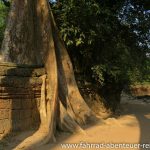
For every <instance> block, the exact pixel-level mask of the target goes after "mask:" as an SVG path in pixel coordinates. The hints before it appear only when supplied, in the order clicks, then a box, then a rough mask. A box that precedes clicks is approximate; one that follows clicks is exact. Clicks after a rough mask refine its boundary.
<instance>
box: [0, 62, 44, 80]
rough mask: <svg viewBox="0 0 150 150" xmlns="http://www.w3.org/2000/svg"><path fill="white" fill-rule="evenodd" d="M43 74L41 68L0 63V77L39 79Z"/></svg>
mask: <svg viewBox="0 0 150 150" xmlns="http://www.w3.org/2000/svg"><path fill="white" fill-rule="evenodd" d="M43 74H45V70H44V68H43V66H34V65H32V66H31V65H16V64H13V63H0V76H20V77H31V76H32V77H39V76H41V75H43Z"/></svg>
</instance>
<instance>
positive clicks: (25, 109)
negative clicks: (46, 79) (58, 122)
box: [0, 64, 45, 136]
mask: <svg viewBox="0 0 150 150" xmlns="http://www.w3.org/2000/svg"><path fill="white" fill-rule="evenodd" d="M44 74H45V71H44V69H43V68H42V67H38V68H37V67H35V66H26V65H24V66H23V65H22V66H18V65H15V64H0V136H2V135H5V134H7V133H9V132H10V131H20V130H25V129H27V128H28V129H29V128H31V127H33V126H38V125H39V122H40V120H39V112H38V107H39V102H40V97H41V85H42V80H41V78H40V76H41V75H44Z"/></svg>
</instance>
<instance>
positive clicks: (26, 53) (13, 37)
mask: <svg viewBox="0 0 150 150" xmlns="http://www.w3.org/2000/svg"><path fill="white" fill-rule="evenodd" d="M1 57H2V59H1V60H2V62H13V63H16V64H28V65H30V64H32V65H33V64H34V65H44V66H45V69H46V73H47V75H46V76H43V77H42V79H43V86H42V89H41V106H40V111H39V112H40V116H41V126H40V128H41V129H42V128H43V129H44V130H45V131H46V132H45V136H44V141H43V142H44V143H45V142H49V141H54V140H55V132H56V127H58V128H60V129H61V130H64V131H66V130H67V131H70V132H74V130H77V131H82V128H81V127H80V126H82V125H83V124H86V123H88V122H89V121H95V119H96V117H95V115H94V114H93V112H92V111H91V110H90V108H89V107H88V106H87V104H86V103H85V101H84V100H83V98H82V96H81V95H80V92H79V90H78V87H77V84H76V81H75V77H74V72H73V67H72V64H71V60H70V58H69V55H68V53H67V50H66V48H65V46H64V43H63V41H62V40H61V39H60V36H59V32H58V29H57V27H56V24H55V21H54V18H53V14H52V11H51V9H50V6H49V3H48V1H47V0H34V1H32V0H13V2H12V5H11V10H10V13H9V18H8V24H7V27H6V31H5V35H4V40H3V43H2V48H1Z"/></svg>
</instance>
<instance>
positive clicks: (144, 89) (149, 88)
mask: <svg viewBox="0 0 150 150" xmlns="http://www.w3.org/2000/svg"><path fill="white" fill-rule="evenodd" d="M130 91H131V94H132V95H133V96H136V97H142V96H150V85H148V84H147V85H135V86H131V87H130Z"/></svg>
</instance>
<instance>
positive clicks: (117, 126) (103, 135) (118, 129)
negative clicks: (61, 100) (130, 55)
mask: <svg viewBox="0 0 150 150" xmlns="http://www.w3.org/2000/svg"><path fill="white" fill-rule="evenodd" d="M84 129H85V133H77V134H70V133H64V132H59V133H58V134H57V138H56V142H54V143H53V144H51V143H49V144H46V145H42V146H40V145H39V143H38V141H40V140H41V139H42V137H43V133H44V131H39V132H35V131H28V132H23V133H19V134H17V135H13V136H11V138H10V139H9V138H7V139H5V140H3V141H1V146H0V150H61V149H65V148H62V147H61V146H62V145H61V144H64V143H76V144H79V143H81V142H82V143H99V144H100V143H101V144H111V143H119V144H125V143H128V144H129V143H130V144H136V143H141V144H145V143H150V134H149V131H150V101H149V99H135V98H132V97H129V96H127V95H124V96H123V98H122V103H121V106H120V114H119V115H117V116H112V117H109V118H107V119H103V120H102V119H100V120H99V121H98V122H97V123H96V124H90V125H88V126H85V127H84ZM31 137H32V138H31ZM31 145H32V146H31ZM85 146H87V145H84V147H82V148H81V147H80V148H79V147H78V148H66V149H69V150H71V149H78V150H80V149H88V147H85ZM148 146H150V145H148ZM91 149H96V148H91ZM101 149H106V148H101ZM112 149H113V148H112ZM114 149H116V148H114ZM117 149H119V148H117ZM122 149H129V150H130V149H134V150H137V149H140V150H144V149H146V148H142V147H140V148H120V150H122ZM149 149H150V147H149Z"/></svg>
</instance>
